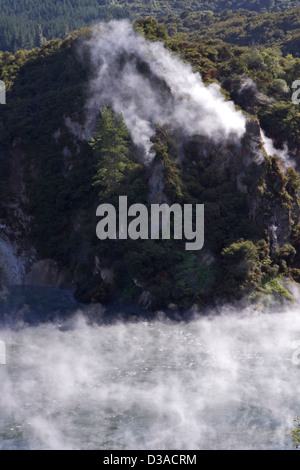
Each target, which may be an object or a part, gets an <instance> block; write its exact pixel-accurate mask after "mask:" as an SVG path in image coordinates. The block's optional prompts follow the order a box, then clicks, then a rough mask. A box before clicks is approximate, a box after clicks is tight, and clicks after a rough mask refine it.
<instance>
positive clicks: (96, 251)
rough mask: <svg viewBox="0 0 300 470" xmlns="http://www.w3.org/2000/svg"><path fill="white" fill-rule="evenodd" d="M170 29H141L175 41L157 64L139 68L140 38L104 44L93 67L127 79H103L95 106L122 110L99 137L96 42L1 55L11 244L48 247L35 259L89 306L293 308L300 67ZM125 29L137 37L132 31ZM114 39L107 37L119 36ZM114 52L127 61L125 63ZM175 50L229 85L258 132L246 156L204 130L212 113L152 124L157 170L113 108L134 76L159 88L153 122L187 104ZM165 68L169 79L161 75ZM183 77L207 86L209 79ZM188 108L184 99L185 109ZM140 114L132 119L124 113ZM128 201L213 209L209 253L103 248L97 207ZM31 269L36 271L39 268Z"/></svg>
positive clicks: (5, 206)
mask: <svg viewBox="0 0 300 470" xmlns="http://www.w3.org/2000/svg"><path fill="white" fill-rule="evenodd" d="M167 27H168V24H166V25H163V24H162V23H158V22H157V21H156V20H155V19H153V18H148V19H139V20H137V21H136V23H135V28H136V30H138V31H140V32H141V33H142V34H143V35H144V36H146V37H147V38H148V39H149V40H150V41H154V40H157V39H161V40H164V42H165V44H166V49H167V51H166V52H163V49H155V50H156V51H157V52H156V53H155V54H162V57H164V59H163V58H162V57H160V56H157V55H155V54H154V55H153V56H152V59H151V54H150V55H149V53H147V54H144V55H143V56H141V57H137V58H135V55H134V53H133V52H132V51H133V48H134V47H135V44H136V42H137V39H136V38H135V37H133V36H132V35H133V33H130V34H129V36H126V35H125V36H124V38H125V39H123V40H122V41H120V40H119V36H113V38H114V41H115V42H112V43H110V42H109V41H105V40H104V41H103V42H101V41H102V39H101V37H102V36H101V35H100V36H99V39H98V40H99V41H100V44H101V45H100V46H99V50H97V53H96V55H95V56H94V59H93V60H98V56H99V57H100V59H99V60H101V54H104V53H105V48H107V47H108V49H107V51H106V54H107V57H106V59H105V60H108V58H109V60H112V57H114V54H115V63H114V65H113V68H112V70H114V72H113V73H112V72H110V74H109V75H108V77H107V78H106V79H105V77H102V78H101V79H100V80H99V85H98V86H100V89H99V91H98V92H97V93H96V95H95V99H96V100H97V99H100V98H99V97H101V94H103V93H104V96H106V98H105V101H106V102H108V105H107V106H105V107H102V110H101V106H100V103H98V104H97V106H96V105H95V103H94V104H93V108H92V109H94V108H95V106H96V115H95V116H94V117H95V118H96V121H95V122H94V124H93V121H90V120H88V121H87V108H86V106H87V103H88V100H89V98H90V93H91V88H90V80H91V78H92V77H95V70H94V69H93V66H92V62H93V60H92V56H91V48H92V47H93V46H91V45H90V44H93V42H91V43H90V41H92V40H91V35H92V31H91V30H90V29H88V28H87V29H85V30H82V31H80V32H77V33H74V34H72V35H71V36H70V37H68V39H66V40H63V41H62V40H60V39H56V40H52V41H50V42H47V43H46V44H44V45H43V47H42V48H35V49H33V50H32V51H18V52H17V53H15V54H14V55H13V54H10V53H8V52H5V53H2V54H0V79H2V80H4V81H5V83H6V86H7V105H6V106H3V107H1V125H0V131H1V154H0V169H1V172H0V191H1V207H0V209H1V212H0V225H1V224H2V225H1V226H2V227H4V226H5V227H6V229H5V232H4V235H5V236H7V237H9V238H10V239H11V240H15V241H16V242H17V243H18V244H19V247H20V249H21V251H22V250H23V252H24V253H28V250H33V248H34V251H33V252H34V253H35V255H34V256H33V255H30V257H31V258H32V259H33V260H36V261H37V262H39V260H52V262H54V263H56V266H57V269H58V271H59V273H60V275H61V276H62V279H63V280H64V282H65V283H67V285H69V284H68V283H71V284H72V286H73V288H74V290H75V293H76V295H77V297H78V298H79V299H81V300H84V301H88V302H89V301H98V302H111V301H113V300H114V299H118V301H120V302H133V303H135V304H140V305H142V306H145V307H147V308H153V309H156V308H166V307H168V306H169V305H171V304H176V305H177V306H180V307H181V308H187V307H189V306H190V305H191V304H193V303H195V304H197V305H198V306H207V305H209V304H210V303H211V302H214V301H216V300H217V299H218V298H224V297H225V298H229V299H231V300H232V299H234V298H244V297H245V296H246V297H247V298H249V299H250V300H252V301H254V300H257V299H259V298H261V297H262V296H265V295H267V296H268V295H270V294H274V295H275V296H277V297H278V298H291V296H290V294H289V293H288V291H287V290H286V289H285V288H284V287H283V285H282V284H281V280H282V279H290V280H292V279H293V280H294V281H300V258H299V253H298V251H299V247H300V220H299V213H300V205H299V204H300V203H299V196H298V192H299V187H300V181H299V177H298V174H297V172H296V171H295V169H293V167H294V168H299V164H300V155H299V148H300V113H299V106H297V105H295V104H293V103H292V101H291V94H292V88H291V85H292V83H293V82H294V80H297V79H298V78H299V76H300V59H299V58H296V57H293V56H292V55H288V56H286V57H285V56H284V55H283V54H282V52H281V50H280V49H279V48H277V49H276V48H266V47H262V46H261V47H260V48H255V47H253V46H251V47H246V46H243V47H241V46H237V45H231V44H225V43H224V42H222V41H213V42H212V41H211V40H210V39H207V40H206V41H205V40H203V41H201V42H197V41H194V42H193V41H190V40H188V39H187V38H186V37H185V36H178V37H172V36H169V35H168V32H167ZM109 28H116V26H114V25H110V26H109ZM122 28H123V29H124V28H125V31H130V28H129V26H126V27H125V26H124V25H123V27H122ZM105 31H106V30H105V29H104V30H103V33H102V34H108V33H107V32H106V33H105ZM109 31H110V29H108V32H109ZM117 31H119V30H117ZM121 31H122V29H120V33H118V34H119V35H120V34H121ZM117 39H118V40H117ZM130 41H132V42H131V43H130ZM127 42H128V44H127ZM112 44H114V46H113V45H112ZM141 44H142V45H143V43H141ZM108 45H110V46H108ZM114 47H120V51H119V52H114V51H113V48H114ZM143 47H144V46H143ZM147 47H148V48H150V49H149V50H152V49H151V47H150V46H149V45H148V46H147ZM127 48H128V51H129V52H126V50H127ZM153 51H154V49H153ZM168 51H170V52H172V53H173V54H175V55H176V56H179V57H181V58H182V59H183V60H184V61H186V62H187V63H190V64H192V66H193V70H194V71H198V72H200V73H201V75H202V77H203V80H204V82H205V84H206V85H209V84H215V83H219V84H221V85H222V87H223V92H222V93H223V95H224V97H226V99H231V100H234V102H235V104H236V105H237V107H238V108H240V109H242V110H243V113H244V116H245V119H246V122H247V125H246V133H245V135H244V137H243V139H242V140H241V142H240V144H239V145H236V143H234V142H231V141H230V139H229V140H227V138H224V139H223V142H222V145H220V144H216V143H215V142H214V141H213V138H212V137H210V138H208V137H203V135H202V136H201V134H200V135H198V134H197V132H196V131H192V130H190V128H189V127H191V125H192V124H193V122H194V124H195V123H196V124H197V119H201V113H200V116H198V118H197V119H194V120H193V119H192V117H190V118H188V117H187V119H184V120H183V121H181V124H180V125H179V124H178V123H177V124H176V123H175V121H174V120H172V119H170V122H169V124H168V125H166V124H163V123H161V122H160V120H159V118H157V117H155V118H154V117H153V118H152V120H151V121H149V125H151V126H154V125H155V124H156V127H154V133H153V135H152V137H151V142H150V144H151V145H152V155H155V158H154V160H153V161H152V163H151V164H149V163H148V164H147V165H146V164H144V163H143V159H142V157H141V156H142V155H143V150H142V149H141V147H139V145H138V144H137V142H136V138H137V136H136V135H135V134H134V133H132V132H129V130H130V129H126V125H125V124H124V123H125V121H124V119H125V118H126V116H125V115H124V116H122V114H121V113H116V112H114V111H113V109H112V107H113V103H114V101H113V100H114V97H115V95H116V99H117V100H119V101H120V100H121V99H123V98H122V96H121V95H120V96H119V95H118V93H122V90H123V87H124V86H125V87H126V86H128V83H129V85H130V81H128V80H126V82H122V83H121V84H120V83H118V80H119V78H120V76H122V73H123V72H124V71H126V70H127V69H126V67H123V66H124V64H127V66H128V67H133V69H132V73H133V76H132V77H135V78H134V80H138V82H137V83H139V80H144V82H143V83H144V85H145V86H150V90H151V93H152V94H153V97H152V100H151V106H148V105H147V103H145V105H146V107H145V110H146V111H145V112H146V113H148V112H149V111H151V110H154V109H155V107H160V106H163V103H165V104H166V105H165V108H163V109H167V108H168V106H170V103H172V102H173V101H172V87H171V85H170V84H169V85H168V84H167V82H166V80H173V79H176V74H175V75H174V72H173V71H172V72H168V70H169V68H170V63H171V64H173V61H174V60H175V59H173V58H172V57H173V56H172V57H171V56H170V55H169V52H168ZM147 61H148V62H147ZM156 61H157V64H159V65H156V67H159V70H161V73H164V74H166V75H165V78H161V77H159V76H156V75H155V68H154V69H153V70H151V67H152V66H154V65H153V64H155V63H156ZM176 67H180V65H179V64H177V66H176ZM101 70H102V69H101ZM170 70H172V69H170ZM183 72H184V73H185V74H187V77H189V78H190V79H192V80H197V83H198V84H199V80H200V78H199V77H198V78H195V77H194V78H193V77H190V75H189V74H190V73H191V72H187V70H186V69H184V70H183ZM114 80H116V83H114ZM197 86H198V85H197ZM199 86H200V85H199ZM105 87H106V88H107V89H106V88H105ZM141 89H143V87H141V86H139V87H138V86H133V87H131V88H129V89H128V91H127V93H129V94H130V93H131V94H132V96H131V99H130V103H131V105H132V103H133V102H134V100H135V99H137V103H138V107H137V108H136V115H135V119H134V120H131V121H130V120H129V121H127V122H128V123H129V124H130V123H132V122H134V121H136V120H137V119H138V112H140V109H143V106H144V104H143V99H144V94H143V93H142V95H141V96H139V97H138V98H135V93H136V92H138V91H139V90H141ZM200 89H201V88H200ZM112 90H114V91H112ZM149 92H150V91H149ZM188 92H189V89H187V90H186V93H188ZM105 93H106V94H105ZM156 95H157V97H156ZM182 95H183V96H182ZM126 96H127V98H126V99H128V95H126ZM154 97H156V98H155V100H157V101H155V103H156V104H154V101H153V99H154ZM183 98H184V94H183V93H180V95H179V97H177V98H176V100H175V101H174V103H178V102H180V101H181V100H182V99H183ZM103 99H104V98H103ZM145 99H146V95H145ZM105 101H104V102H105ZM167 103H169V105H168V106H167ZM197 103H198V102H197ZM198 105H199V106H201V102H199V103H198V104H197V106H198ZM129 108H130V106H127V105H126V106H124V108H123V109H124V113H125V112H126V111H127V110H128V109H129ZM238 108H237V109H238ZM188 109H189V112H192V108H191V107H190V106H189V108H188ZM195 109H196V108H195ZM94 112H95V111H93V113H94ZM162 115H163V114H162ZM174 116H175V115H174ZM177 117H178V115H177ZM204 117H205V115H204ZM189 119H190V121H191V122H190V123H189ZM207 122H208V121H206V120H205V123H207ZM88 123H89V124H88ZM175 124H176V125H177V127H174V126H175ZM91 125H92V130H93V131H92V136H93V137H91V136H90V134H89V133H90V132H91V128H90V127H89V126H91ZM178 126H179V127H178ZM180 126H181V127H180ZM184 126H186V129H187V130H184ZM260 126H261V127H262V129H263V130H264V131H265V133H266V134H267V136H268V137H269V138H272V139H273V142H274V145H275V147H276V148H274V147H273V148H272V147H270V146H269V147H268V153H267V152H266V151H265V149H264V148H263V143H262V141H261V127H260ZM140 129H141V130H140V132H142V128H140ZM176 129H177V130H176ZM131 131H132V130H131ZM204 131H205V128H204ZM204 134H205V132H204ZM102 136H107V139H106V138H105V139H104V138H102ZM138 137H139V136H138ZM116 142H118V145H116ZM286 143H288V145H289V151H287V150H286V149H285V145H286ZM120 149H121V150H122V151H120ZM276 153H277V156H275V154H276ZM122 194H126V195H127V196H128V202H129V204H132V203H134V202H140V203H144V204H146V205H147V204H148V203H149V202H151V201H153V200H155V201H156V202H161V201H164V200H165V201H169V202H170V203H175V202H178V203H192V204H195V203H203V204H204V206H205V249H204V250H200V251H198V252H187V251H185V250H184V247H183V243H182V242H181V241H180V240H179V241H178V240H165V241H157V240H138V241H132V240H127V241H125V242H124V243H122V244H120V243H116V242H115V241H113V240H112V241H110V240H107V241H105V242H101V243H100V242H99V240H98V239H97V238H96V236H95V227H96V223H97V221H96V218H95V210H96V207H97V205H98V204H99V203H101V202H111V203H112V204H114V205H115V206H117V204H118V196H119V195H122ZM12 227H13V229H12ZM30 253H32V251H30ZM26 256H27V255H26ZM31 258H30V259H31ZM0 261H1V260H0ZM45 262H46V261H45ZM47 262H48V261H47ZM27 263H28V268H26V269H28V270H30V267H31V265H32V263H33V261H32V260H31V261H28V262H27ZM0 268H1V265H0ZM1 273H2V271H1V270H0V281H1V275H3V273H2V274H1Z"/></svg>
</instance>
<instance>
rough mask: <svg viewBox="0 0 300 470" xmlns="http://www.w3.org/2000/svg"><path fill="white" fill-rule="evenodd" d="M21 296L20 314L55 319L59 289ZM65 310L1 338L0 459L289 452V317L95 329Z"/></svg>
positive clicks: (292, 387) (297, 328)
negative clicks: (134, 452) (3, 452)
mask: <svg viewBox="0 0 300 470" xmlns="http://www.w3.org/2000/svg"><path fill="white" fill-rule="evenodd" d="M26 292H27V293H26V295H25V296H24V295H23V297H22V296H21V300H22V301H23V302H24V301H25V300H26V302H27V303H26V304H24V305H23V310H22V311H23V312H24V311H25V312H27V314H28V312H29V313H30V312H32V311H33V310H36V309H37V306H38V305H39V306H41V305H43V306H44V308H45V311H46V310H47V307H46V304H47V305H48V311H47V312H46V314H47V315H48V316H49V308H50V310H52V312H54V313H55V315H54V313H53V316H57V312H58V311H59V310H61V309H62V297H61V296H62V294H61V293H58V290H56V289H53V291H51V290H49V289H48V290H47V292H46V291H45V290H44V291H43V290H42V291H41V292H43V295H41V293H40V296H39V297H38V298H37V290H36V289H35V290H33V292H30V289H29V288H27V291H26ZM46 294H47V299H48V300H47V302H46V303H45V302H44V304H43V303H42V299H43V298H45V295H46ZM19 297H20V296H19ZM14 298H17V297H16V296H15V297H14ZM32 299H33V300H32ZM21 300H20V298H19V304H18V302H16V301H15V303H12V302H6V307H4V304H3V303H2V304H1V312H2V318H3V312H4V311H5V313H6V314H8V313H9V311H8V310H7V309H11V314H12V315H13V317H16V310H18V309H19V310H18V311H19V312H20V302H21ZM31 300H32V302H33V303H34V306H32V305H31V304H30V302H31ZM69 300H70V303H69V305H68V308H69V313H70V312H71V310H73V312H74V315H75V317H74V318H73V319H72V321H69V320H68V321H67V322H64V323H62V322H61V321H56V322H52V323H49V322H48V323H44V324H39V325H37V326H26V325H23V327H22V328H17V329H16V328H11V327H10V328H8V327H3V329H2V330H0V339H1V340H3V341H5V342H6V347H7V365H6V366H3V365H2V366H0V379H1V381H0V387H1V401H0V449H106V450H107V449H139V448H141V449H241V448H242V449H247V448H262V449H271V448H273V449H274V448H275V449H283V448H287V449H288V448H292V441H291V437H290V434H289V433H290V430H291V428H292V427H293V418H294V417H296V416H297V415H298V414H300V397H299V393H298V392H299V372H300V370H299V366H297V365H295V364H294V363H293V361H292V355H293V352H294V351H295V349H296V347H295V344H294V343H295V341H297V340H300V314H299V313H298V309H297V308H296V307H295V308H294V309H293V310H290V311H286V312H280V311H279V312H277V313H274V314H259V313H257V312H256V313H255V312H254V311H252V312H251V311H249V310H248V311H244V312H237V311H229V310H226V309H225V308H224V309H223V314H222V315H219V316H210V317H198V318H196V319H195V320H194V321H192V322H189V323H183V322H171V321H167V320H165V321H164V320H161V319H160V320H153V321H141V322H124V321H123V322H121V321H120V322H117V323H115V324H111V325H106V326H105V325H104V326H98V325H91V324H88V322H87V321H86V320H85V319H84V316H83V315H82V314H81V312H80V310H79V309H78V308H77V306H75V304H72V301H71V299H69ZM21 303H22V302H21ZM49 306H50V307H49ZM5 308H6V310H5ZM97 308H99V310H100V306H99V307H96V309H97ZM24 309H25V310H24ZM19 317H20V315H19ZM6 318H7V317H6ZM23 318H24V314H23ZM66 325H69V327H66Z"/></svg>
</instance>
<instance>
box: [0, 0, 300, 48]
mask: <svg viewBox="0 0 300 470" xmlns="http://www.w3.org/2000/svg"><path fill="white" fill-rule="evenodd" d="M299 6H300V1H299V0H252V1H250V0H231V1H227V0H214V1H212V2H208V1H203V0H147V1H142V0H44V1H43V2H41V1H35V0H2V1H1V4H0V31H1V33H0V50H2V51H6V50H7V51H10V52H15V51H16V50H18V49H31V48H32V47H36V46H41V45H42V44H43V43H44V41H45V40H48V41H49V40H51V39H53V38H56V37H60V38H63V39H64V38H66V37H67V36H68V35H69V34H70V31H73V30H75V29H80V28H83V27H85V26H91V25H93V24H95V23H97V22H99V21H108V20H111V19H114V18H115V19H121V18H130V19H136V18H137V17H141V16H150V15H151V16H153V17H155V18H157V19H160V20H161V21H163V22H165V23H166V25H167V28H168V32H169V34H170V35H171V36H174V35H176V34H180V33H184V34H187V35H188V36H193V38H195V37H199V38H200V37H201V36H202V37H205V38H218V39H222V40H224V41H226V42H230V43H234V44H239V45H248V44H265V45H266V44H268V43H271V42H272V43H274V41H275V42H276V43H278V44H280V43H281V42H282V41H283V40H285V41H287V42H288V45H287V48H288V49H289V50H293V53H295V54H296V53H297V52H298V51H299V37H298V36H295V37H294V36H293V31H294V29H297V28H298V25H297V12H295V13H288V14H287V15H285V14H283V15H281V14H280V12H283V11H285V10H290V9H292V8H295V7H299ZM232 10H237V11H236V12H232ZM257 12H259V13H264V14H265V15H257ZM270 12H278V15H275V16H270V15H268V13H270ZM293 28H294V29H293ZM190 38H191V37H190Z"/></svg>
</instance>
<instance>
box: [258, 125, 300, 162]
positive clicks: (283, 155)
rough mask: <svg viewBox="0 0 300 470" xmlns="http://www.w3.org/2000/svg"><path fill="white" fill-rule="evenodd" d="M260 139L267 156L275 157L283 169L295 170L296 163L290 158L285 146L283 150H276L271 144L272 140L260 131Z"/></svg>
mask: <svg viewBox="0 0 300 470" xmlns="http://www.w3.org/2000/svg"><path fill="white" fill-rule="evenodd" d="M261 139H262V142H263V144H264V147H265V150H266V152H267V154H268V155H269V156H273V155H277V156H278V157H279V159H280V161H281V162H282V164H283V166H284V168H288V167H292V168H295V166H296V163H295V161H294V160H293V158H292V157H291V156H290V152H289V149H288V146H287V145H286V144H285V145H284V147H283V149H276V148H275V147H274V144H273V140H272V139H270V138H269V137H267V136H266V134H265V133H264V131H263V130H262V129H261Z"/></svg>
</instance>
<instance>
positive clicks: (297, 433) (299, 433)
mask: <svg viewBox="0 0 300 470" xmlns="http://www.w3.org/2000/svg"><path fill="white" fill-rule="evenodd" d="M294 421H295V423H296V427H295V428H294V429H293V430H292V431H291V435H292V438H293V442H294V444H293V445H294V447H296V449H299V445H300V417H299V416H298V417H297V418H296V419H295V420H294Z"/></svg>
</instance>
